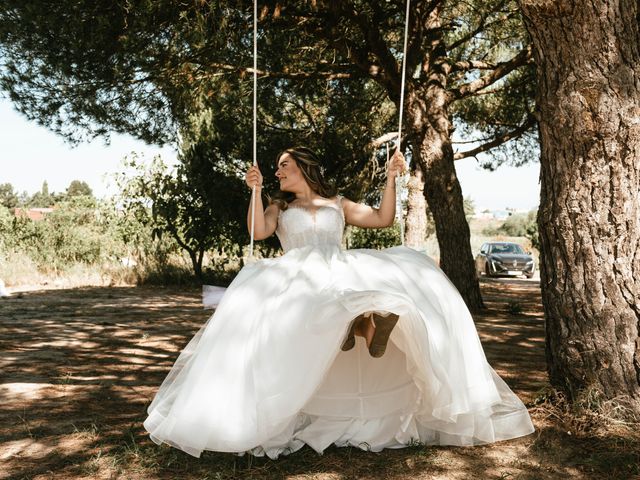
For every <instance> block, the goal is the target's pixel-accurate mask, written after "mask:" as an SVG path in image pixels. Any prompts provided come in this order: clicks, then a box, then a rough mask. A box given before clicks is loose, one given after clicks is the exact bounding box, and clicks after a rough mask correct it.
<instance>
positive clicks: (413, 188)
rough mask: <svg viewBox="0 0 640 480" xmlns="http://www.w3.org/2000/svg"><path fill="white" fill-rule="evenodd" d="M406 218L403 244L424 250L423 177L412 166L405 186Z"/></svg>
mask: <svg viewBox="0 0 640 480" xmlns="http://www.w3.org/2000/svg"><path fill="white" fill-rule="evenodd" d="M407 189H408V190H409V192H408V193H409V194H408V197H407V218H406V221H405V225H406V228H405V230H404V243H405V245H406V246H407V247H411V248H415V249H416V250H424V247H425V242H426V239H427V202H426V201H425V198H424V177H423V175H422V169H421V168H420V167H419V166H417V165H416V166H413V168H412V170H411V175H410V176H409V182H408V185H407Z"/></svg>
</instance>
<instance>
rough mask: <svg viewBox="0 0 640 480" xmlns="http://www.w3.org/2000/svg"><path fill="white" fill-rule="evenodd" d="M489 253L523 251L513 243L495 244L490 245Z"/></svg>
mask: <svg viewBox="0 0 640 480" xmlns="http://www.w3.org/2000/svg"><path fill="white" fill-rule="evenodd" d="M491 253H524V251H523V250H522V247H520V245H517V244H515V243H496V244H494V245H491Z"/></svg>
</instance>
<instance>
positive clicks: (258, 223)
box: [245, 166, 278, 240]
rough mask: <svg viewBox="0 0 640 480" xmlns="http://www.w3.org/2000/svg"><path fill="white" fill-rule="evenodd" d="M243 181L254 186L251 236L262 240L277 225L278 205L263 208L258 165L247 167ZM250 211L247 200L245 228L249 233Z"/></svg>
mask: <svg viewBox="0 0 640 480" xmlns="http://www.w3.org/2000/svg"><path fill="white" fill-rule="evenodd" d="M245 181H246V183H247V185H248V186H249V187H250V188H253V187H254V186H255V187H256V190H255V195H256V205H255V212H256V220H255V225H254V232H253V233H254V235H253V238H254V239H255V240H264V239H265V238H268V237H270V236H271V235H273V232H275V231H276V228H277V227H278V206H277V205H269V206H268V207H267V209H266V210H265V209H264V206H263V205H262V195H261V193H262V174H261V173H260V169H259V168H258V167H256V166H252V167H251V168H249V170H248V171H247V174H246V176H245ZM251 212H252V208H251V202H249V210H248V211H247V230H248V231H249V234H251Z"/></svg>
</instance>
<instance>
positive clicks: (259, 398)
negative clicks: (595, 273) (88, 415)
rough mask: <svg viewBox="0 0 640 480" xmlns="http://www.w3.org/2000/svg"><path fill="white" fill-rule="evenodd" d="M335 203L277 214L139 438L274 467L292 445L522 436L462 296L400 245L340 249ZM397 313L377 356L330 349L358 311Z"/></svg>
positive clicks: (525, 425)
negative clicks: (272, 243) (275, 243)
mask: <svg viewBox="0 0 640 480" xmlns="http://www.w3.org/2000/svg"><path fill="white" fill-rule="evenodd" d="M344 226H345V221H344V213H343V211H342V207H341V198H340V197H338V199H337V200H336V201H335V202H334V203H332V204H331V205H327V206H322V207H320V208H318V209H316V210H313V211H312V210H307V209H304V208H300V207H295V206H289V208H288V209H287V210H285V211H281V212H280V214H279V218H278V228H277V230H276V234H277V236H278V237H279V239H280V242H281V244H282V247H283V250H284V252H285V253H284V255H282V256H281V257H278V258H270V259H264V260H259V261H257V262H255V263H252V264H249V265H247V266H245V267H244V268H243V269H242V270H241V271H240V272H239V274H238V275H237V277H236V278H235V279H234V281H233V282H232V283H231V285H230V286H229V288H228V289H227V291H226V292H225V293H224V295H223V297H222V299H221V301H220V304H219V305H218V308H217V309H216V311H215V313H214V314H213V315H212V316H211V318H209V320H208V321H207V322H206V323H205V324H204V325H203V326H202V328H201V329H200V330H199V331H198V333H197V334H196V335H195V336H194V337H193V339H192V340H191V341H190V342H189V344H188V345H187V346H186V347H185V349H184V350H183V351H182V353H181V354H180V356H179V357H178V359H177V361H176V362H175V364H174V366H173V367H172V369H171V371H170V373H169V374H168V376H167V377H166V379H165V380H164V382H163V383H162V385H161V386H160V389H159V391H158V392H157V394H156V396H155V398H154V400H153V402H152V403H151V405H150V406H149V408H148V413H149V416H148V418H147V419H146V421H145V422H144V426H145V428H146V429H147V431H148V432H149V433H150V436H151V439H152V440H153V441H154V442H156V443H158V444H160V443H162V442H164V443H167V444H169V445H172V446H174V447H177V448H179V449H182V450H183V451H185V452H187V453H189V454H191V455H194V456H200V454H201V452H202V451H203V450H214V451H220V452H238V453H240V452H250V453H252V454H254V455H265V454H266V455H268V456H269V457H271V458H277V457H278V455H280V454H283V453H291V452H294V451H296V450H298V449H299V448H301V447H302V446H303V445H304V444H307V445H309V446H310V447H311V448H313V449H314V450H316V451H317V452H318V453H321V452H322V451H323V450H324V449H325V448H327V447H328V446H330V445H331V444H335V445H337V446H347V445H351V446H355V447H360V448H363V449H369V450H372V451H380V450H382V449H383V448H399V447H403V446H406V445H408V444H415V443H418V442H420V443H424V444H435V445H477V444H483V443H489V442H495V441H499V440H506V439H510V438H515V437H519V436H522V435H527V434H529V433H531V432H533V430H534V428H533V425H532V423H531V419H530V417H529V414H528V412H527V409H526V408H525V406H524V405H523V403H522V402H521V401H520V399H518V397H517V396H516V395H515V394H514V393H513V392H512V391H511V390H510V389H509V387H508V386H507V385H506V384H505V383H504V381H503V380H502V379H501V378H500V377H499V376H498V375H497V374H496V373H495V371H494V370H493V369H492V368H491V366H490V365H489V364H488V363H487V360H486V358H485V355H484V352H483V350H482V345H481V344H480V340H479V338H478V334H477V332H476V329H475V325H474V323H473V320H472V318H471V315H470V313H469V310H468V309H467V307H466V305H465V303H464V301H463V300H462V297H461V296H460V294H459V293H458V291H457V290H456V288H455V287H454V286H453V284H452V283H451V282H450V280H449V279H448V278H447V277H446V275H445V274H444V273H443V272H442V270H440V269H439V268H438V266H437V265H436V264H435V262H434V261H433V260H432V259H431V258H429V257H428V256H426V255H424V254H422V253H419V252H416V251H414V250H412V249H410V248H407V247H394V248H388V249H386V250H382V251H377V250H344V249H343V248H342V247H341V244H342V235H343V230H344ZM372 311H375V312H385V313H386V312H393V313H396V314H398V315H399V316H400V318H399V320H398V323H397V324H396V327H395V329H394V330H393V331H392V333H391V337H390V340H389V344H388V346H387V350H386V353H385V354H384V356H382V357H381V358H373V357H371V356H370V355H369V352H368V350H367V347H366V344H365V341H364V339H363V338H361V337H356V345H355V347H354V348H353V349H351V350H349V351H346V352H345V351H342V350H341V348H340V347H341V345H342V342H343V341H344V339H345V338H346V335H347V332H348V330H349V325H350V322H351V321H352V320H353V319H354V318H355V317H357V316H359V315H360V314H362V313H364V312H372Z"/></svg>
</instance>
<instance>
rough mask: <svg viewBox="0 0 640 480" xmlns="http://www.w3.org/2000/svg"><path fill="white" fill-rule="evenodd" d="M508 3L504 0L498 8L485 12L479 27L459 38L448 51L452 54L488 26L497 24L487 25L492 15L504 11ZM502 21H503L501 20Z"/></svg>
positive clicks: (448, 47) (449, 46)
mask: <svg viewBox="0 0 640 480" xmlns="http://www.w3.org/2000/svg"><path fill="white" fill-rule="evenodd" d="M506 3H507V0H503V1H502V2H501V3H499V4H498V5H497V6H496V8H495V9H494V10H492V11H489V12H485V14H484V15H482V16H481V17H480V22H479V23H478V26H477V27H476V28H475V29H473V30H471V31H470V32H468V33H467V34H466V35H465V36H463V37H461V38H459V39H458V40H456V41H455V42H453V43H452V44H451V45H448V46H447V51H448V52H451V51H453V50H455V49H456V48H458V47H459V46H460V45H462V44H463V43H465V42H468V41H469V40H471V39H472V38H473V37H475V36H476V35H477V34H478V33H480V32H482V31H483V30H484V29H485V28H486V27H487V26H490V25H491V24H493V23H497V21H494V22H491V24H487V23H486V22H487V20H488V19H489V17H490V16H491V15H493V14H494V13H496V12H498V11H500V9H502V7H504V6H505V4H506ZM500 21H502V20H500Z"/></svg>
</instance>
